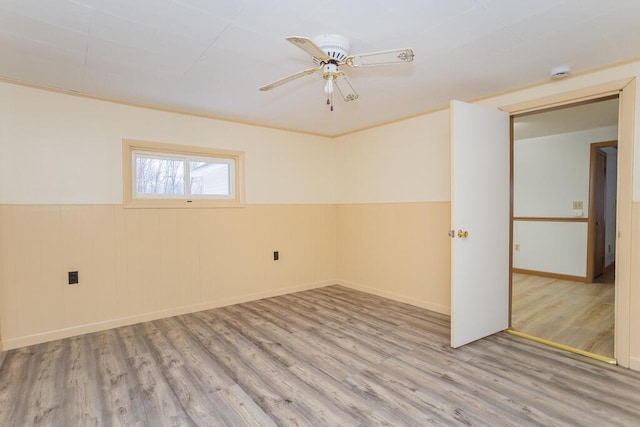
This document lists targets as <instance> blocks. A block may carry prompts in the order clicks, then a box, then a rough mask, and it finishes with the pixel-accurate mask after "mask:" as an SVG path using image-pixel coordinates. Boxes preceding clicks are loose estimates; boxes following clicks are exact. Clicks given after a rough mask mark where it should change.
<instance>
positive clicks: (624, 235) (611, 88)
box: [501, 77, 640, 369]
mask: <svg viewBox="0 0 640 427" xmlns="http://www.w3.org/2000/svg"><path fill="white" fill-rule="evenodd" d="M616 95H617V96H619V99H620V101H619V103H620V104H619V105H620V108H619V113H618V185H617V189H618V203H617V206H616V228H617V239H616V273H617V274H616V278H615V286H616V292H615V293H616V300H615V339H614V340H615V343H614V357H615V358H616V359H617V361H618V364H619V365H621V366H624V367H630V366H631V367H632V368H633V369H640V360H633V361H631V357H630V348H631V340H632V336H631V335H632V334H631V329H632V325H631V323H632V319H631V316H632V312H631V306H630V301H631V293H632V292H631V284H632V283H633V282H632V275H634V273H636V270H633V271H632V264H631V259H632V255H633V253H632V250H633V248H632V245H631V241H632V215H633V193H632V188H633V187H632V185H633V182H632V180H633V142H634V121H635V104H636V79H635V77H630V78H626V79H621V80H616V81H612V82H609V83H604V84H599V85H595V86H590V87H586V88H583V89H578V90H573V91H568V92H564V93H560V94H556V95H551V96H547V97H543V98H538V99H534V100H531V101H526V102H520V103H516V104H511V105H505V106H502V107H501V109H502V110H503V111H506V112H508V113H509V114H510V115H511V116H512V117H513V116H514V115H520V114H523V113H527V112H534V111H542V110H548V109H551V108H554V107H561V106H566V105H570V104H577V103H580V102H587V101H591V100H596V99H597V100H600V99H603V98H606V97H610V96H616ZM511 146H512V147H513V137H512V142H511ZM512 202H513V195H512ZM512 233H513V230H511V234H512ZM510 240H511V239H510ZM509 252H510V253H512V250H511V248H509ZM509 263H510V268H513V265H512V255H511V256H510V257H509ZM633 278H634V279H635V277H633ZM510 286H511V283H510ZM635 290H636V289H634V291H635ZM510 293H511V292H510ZM510 307H511V306H510ZM509 310H511V308H509ZM637 344H638V343H636V342H635V340H634V345H637Z"/></svg>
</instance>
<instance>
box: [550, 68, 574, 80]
mask: <svg viewBox="0 0 640 427" xmlns="http://www.w3.org/2000/svg"><path fill="white" fill-rule="evenodd" d="M569 73H571V67H569V66H568V65H561V66H559V67H555V68H552V69H551V72H550V73H549V74H550V75H551V78H552V79H555V80H558V79H564V78H565V77H568V76H569Z"/></svg>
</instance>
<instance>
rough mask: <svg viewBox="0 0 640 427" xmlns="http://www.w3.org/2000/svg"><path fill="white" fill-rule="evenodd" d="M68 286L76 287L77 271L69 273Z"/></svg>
mask: <svg viewBox="0 0 640 427" xmlns="http://www.w3.org/2000/svg"><path fill="white" fill-rule="evenodd" d="M69 284H70V285H77V284H78V272H77V271H70V272H69Z"/></svg>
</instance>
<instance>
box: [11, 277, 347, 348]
mask: <svg viewBox="0 0 640 427" xmlns="http://www.w3.org/2000/svg"><path fill="white" fill-rule="evenodd" d="M335 283H336V281H335V280H324V281H321V282H313V283H306V284H303V285H298V286H292V287H288V288H279V289H270V290H268V291H263V292H257V293H254V294H248V295H241V296H238V297H233V298H225V299H219V300H213V301H208V302H205V303H199V304H192V305H186V306H182V307H174V308H170V309H165V310H158V311H152V312H147V313H143V314H136V315H133V316H126V317H120V318H116V319H109V320H104V321H101V322H95V323H89V324H85V325H78V326H72V327H70V328H63V329H56V330H53V331H47V332H42V333H38V334H33V335H27V336H22V337H16V338H10V339H6V340H3V341H2V342H0V351H2V350H12V349H14V348H20V347H26V346H29V345H34V344H40V343H43V342H48V341H54V340H59V339H62V338H69V337H74V336H77V335H83V334H88V333H92V332H99V331H104V330H107V329H112V328H118V327H120V326H128V325H134V324H136V323H141V322H149V321H151V320H157V319H163V318H166V317H172V316H178V315H181V314H188V313H195V312H197V311H203V310H209V309H212V308H218V307H224V306H228V305H233V304H240V303H243V302H249V301H256V300H259V299H264V298H271V297H276V296H278V295H285V294H291V293H294V292H300V291H306V290H309V289H316V288H322V287H324V286H329V285H334V284H335Z"/></svg>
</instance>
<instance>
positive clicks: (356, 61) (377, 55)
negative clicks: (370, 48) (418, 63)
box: [344, 47, 415, 67]
mask: <svg viewBox="0 0 640 427" xmlns="http://www.w3.org/2000/svg"><path fill="white" fill-rule="evenodd" d="M414 56H415V54H414V53H413V49H411V48H410V47H405V48H402V49H393V50H384V51H380V52H370V53H363V54H360V55H351V56H349V57H347V59H346V60H345V61H344V62H345V64H347V65H348V66H349V67H368V66H371V65H387V64H402V63H407V62H412V61H413V58H414Z"/></svg>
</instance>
